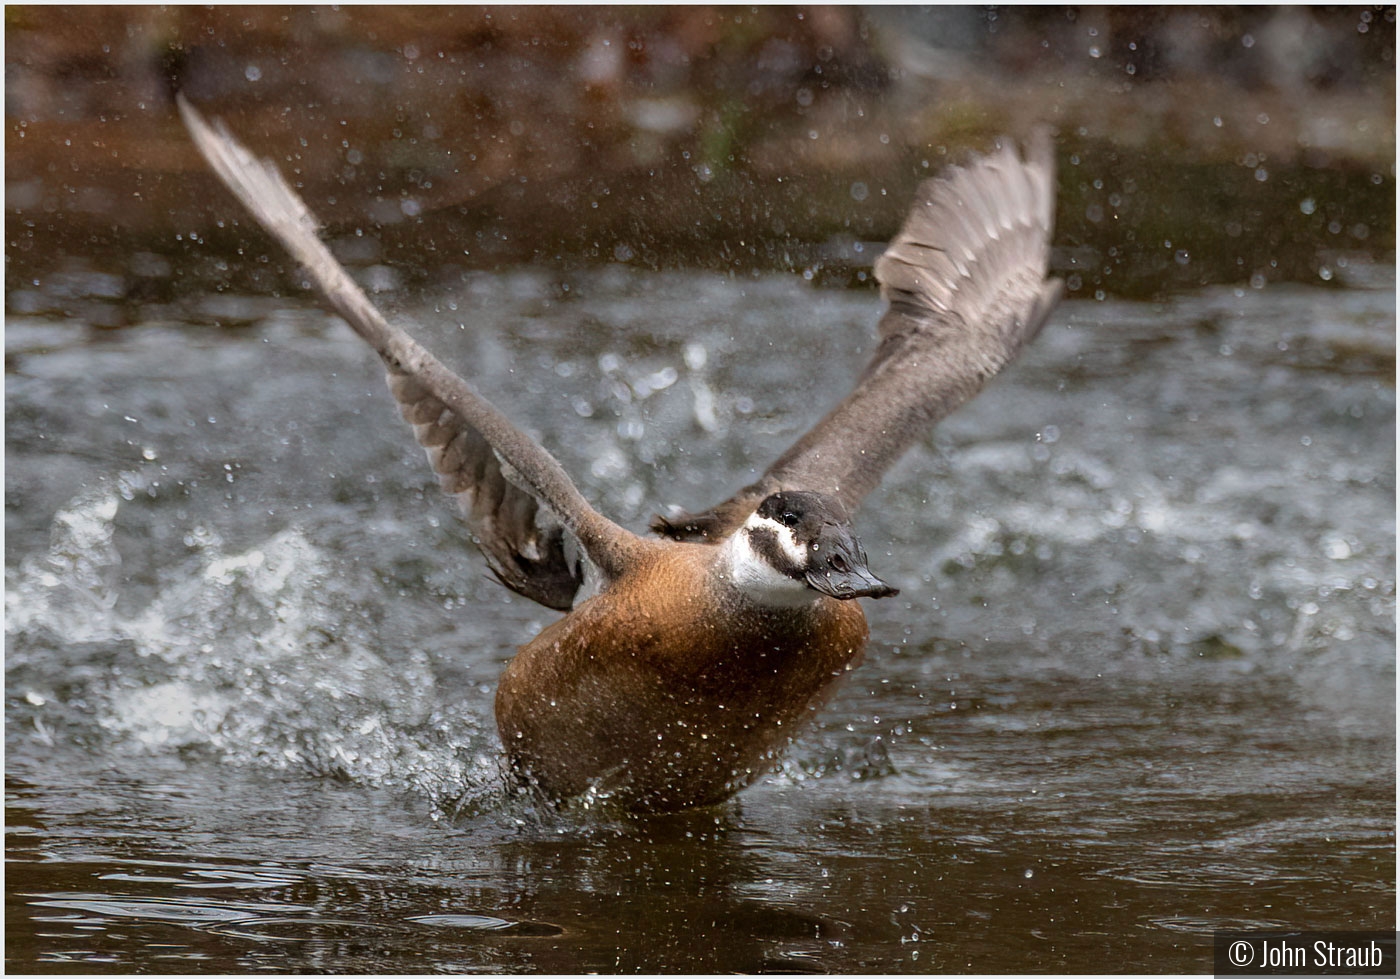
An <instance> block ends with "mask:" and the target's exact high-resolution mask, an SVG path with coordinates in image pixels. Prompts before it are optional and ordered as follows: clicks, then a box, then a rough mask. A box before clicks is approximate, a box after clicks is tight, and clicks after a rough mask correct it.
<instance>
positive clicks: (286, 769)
mask: <svg viewBox="0 0 1400 979" xmlns="http://www.w3.org/2000/svg"><path fill="white" fill-rule="evenodd" d="M1382 278H1383V279H1385V280H1386V281H1383V282H1382V283H1380V288H1378V289H1375V290H1368V289H1363V288H1357V289H1349V290H1341V289H1331V290H1322V289H1305V288H1297V287H1278V286H1270V287H1268V288H1267V289H1264V290H1251V289H1241V290H1234V289H1229V288H1225V289H1218V290H1212V291H1207V292H1203V293H1200V294H1196V295H1192V296H1187V297H1183V298H1181V299H1179V300H1177V301H1175V302H1171V303H1165V304H1158V305H1143V304H1129V303H1115V302H1104V303H1093V302H1074V303H1070V304H1067V305H1066V306H1064V307H1062V309H1061V310H1060V311H1059V312H1058V313H1057V315H1056V316H1055V318H1054V320H1053V321H1052V323H1051V324H1050V325H1049V326H1048V327H1047V328H1046V331H1045V333H1044V334H1043V335H1042V337H1041V338H1040V340H1039V341H1037V344H1036V345H1035V347H1034V349H1032V350H1031V351H1030V352H1029V354H1028V355H1027V356H1026V357H1025V358H1024V360H1023V361H1022V362H1020V363H1018V364H1017V365H1015V366H1014V367H1013V368H1012V369H1011V370H1009V371H1008V372H1007V374H1006V375H1005V376H1004V377H1002V378H999V379H998V380H997V381H996V382H995V383H994V384H993V385H992V386H991V387H990V388H989V390H988V391H987V392H985V393H984V394H983V395H982V396H981V397H980V398H979V399H978V400H977V401H976V402H974V404H972V405H971V406H969V407H968V408H967V409H965V410H964V411H962V412H961V413H959V414H958V415H957V416H955V417H954V418H953V419H950V420H949V421H948V422H947V423H945V424H944V425H943V426H942V427H941V428H940V429H939V430H938V431H937V432H936V433H934V434H932V435H931V436H930V437H929V439H928V440H927V441H926V443H925V445H924V446H923V447H922V448H919V449H916V450H915V451H914V452H913V453H911V455H910V457H909V458H908V459H906V460H905V461H904V462H903V463H902V464H901V465H900V466H899V467H897V469H896V470H895V471H894V472H892V473H891V475H890V477H889V478H888V479H887V480H886V482H885V485H884V487H883V488H882V489H881V490H880V491H879V492H878V493H877V494H875V496H874V497H872V499H871V501H870V503H869V505H868V507H867V509H866V510H864V511H863V512H862V513H861V515H860V517H859V520H858V529H859V530H860V532H861V534H862V537H863V539H864V541H865V544H866V547H867V550H868V551H869V553H870V554H871V559H872V568H873V569H874V570H875V571H876V573H877V574H879V575H881V576H882V577H884V578H886V579H887V580H890V581H891V582H893V583H895V584H898V585H899V586H901V587H902V588H903V593H902V594H901V596H900V597H899V598H898V599H896V600H894V601H886V602H880V603H872V604H870V605H869V607H868V610H867V611H868V613H869V616H870V619H871V629H872V636H871V646H870V650H869V655H868V659H867V663H866V665H865V666H863V667H862V668H861V669H860V670H859V671H858V672H857V673H855V674H854V676H853V677H852V680H851V682H850V683H849V684H848V685H847V687H846V688H845V689H844V691H843V693H842V694H841V695H840V696H839V698H838V699H837V700H836V702H835V703H834V704H832V705H831V707H830V708H829V709H828V710H827V711H826V712H825V713H824V714H823V715H822V716H821V718H820V721H819V723H818V724H817V725H816V726H815V727H814V729H812V730H810V731H809V732H807V733H806V734H805V735H804V736H803V737H802V738H801V739H800V741H799V742H798V743H797V744H796V745H795V746H794V747H793V749H792V750H791V751H790V752H789V753H788V755H787V757H786V759H785V761H784V762H783V764H782V766H781V768H780V769H779V770H778V771H777V772H775V773H774V774H773V775H771V776H770V777H768V778H766V779H764V780H762V781H761V782H760V783H759V784H757V785H755V786H754V787H753V788H751V789H750V790H748V791H746V792H745V793H743V794H742V795H741V796H740V797H739V798H738V799H737V800H736V801H734V802H732V803H730V804H727V805H725V806H722V807H719V808H717V809H713V810H707V811H703V812H698V813H691V814H686V815H680V816H673V817H667V818H656V819H643V820H628V819H619V818H617V817H615V816H611V815H608V814H606V813H598V812H587V811H584V812H575V813H570V814H564V815H560V814H553V813H549V812H541V811H539V810H537V809H535V808H533V807H531V805H529V804H528V803H527V802H525V801H522V800H519V799H515V798H512V797H510V796H509V794H508V793H507V792H506V790H505V788H504V785H503V782H502V780H501V778H500V774H499V770H498V763H497V760H496V746H495V734H494V729H493V723H492V720H491V713H490V712H491V695H492V691H493V689H494V682H495V678H496V676H497V675H498V673H499V671H500V669H501V666H502V664H503V663H504V662H505V661H506V660H507V659H508V658H509V656H510V655H511V652H512V650H513V649H514V647H515V646H516V645H517V644H519V643H520V642H521V641H522V640H523V639H524V638H526V637H528V636H529V635H531V634H533V633H534V632H535V631H537V630H538V629H539V628H541V627H542V626H543V625H544V624H545V623H547V622H548V621H549V620H550V619H551V618H552V615H553V613H548V612H546V611H545V610H543V609H540V608H538V607H535V606H532V605H530V604H529V603H527V602H524V601H523V600H519V599H514V598H512V596H510V595H509V594H508V593H507V592H505V590H504V589H502V588H500V587H499V586H497V585H495V584H493V583H492V582H490V581H489V580H488V579H487V576H486V574H485V570H484V566H483V564H482V563H481V561H480V559H479V558H478V557H477V556H476V555H475V554H474V553H473V552H472V550H471V548H470V546H469V545H468V544H467V543H466V539H465V534H464V532H463V531H462V529H461V528H460V526H459V525H458V524H457V523H456V521H455V518H454V517H453V515H452V513H451V512H450V508H449V507H448V505H447V504H446V502H445V501H443V500H441V499H440V498H439V497H438V495H437V492H436V489H435V486H434V483H433V481H432V479H431V478H430V476H429V474H428V473H427V471H426V466H425V465H424V464H423V461H422V458H421V454H420V453H419V451H418V450H417V449H416V447H415V446H414V445H413V444H412V441H411V438H410V437H409V435H408V432H407V430H406V427H405V426H403V425H402V423H400V422H399V421H398V420H397V418H396V417H395V414H394V412H393V410H392V408H391V406H390V404H389V401H388V397H387V394H386V392H385V390H384V387H383V383H382V380H381V377H380V374H379V371H378V370H377V369H376V368H375V366H374V364H373V363H372V362H371V358H370V356H369V355H368V353H367V352H366V351H365V350H363V349H362V348H361V346H360V344H359V341H358V340H356V339H355V338H353V337H352V336H351V335H350V334H349V331H348V330H346V329H344V328H343V327H342V326H339V325H336V324H333V323H331V322H329V321H328V320H327V319H326V317H324V316H323V315H322V314H320V313H318V312H315V311H314V310H312V309H310V308H309V307H307V306H305V305H303V304H299V303H290V304H284V303H275V302H272V301H268V300H263V299H247V298H239V297H229V296H218V297H211V298H210V299H208V300H206V301H202V302H193V303H189V304H185V305H181V306H170V307H146V309H145V310H144V312H143V314H142V317H141V319H142V320H143V321H144V322H143V323H142V325H140V326H139V327H135V328H130V329H124V330H119V331H96V330H91V329H89V328H87V327H85V326H84V325H83V324H82V323H80V322H75V321H72V320H68V321H59V320H49V319H43V318H26V317H19V316H13V315H12V316H11V318H10V319H9V321H8V323H7V330H6V351H7V375H6V424H7V445H6V463H7V465H6V531H7V547H6V640H7V641H6V654H7V713H6V744H7V748H8V755H7V772H6V774H7V784H8V795H7V826H8V829H9V834H10V836H9V859H10V863H9V865H8V873H7V886H6V895H7V906H6V926H7V934H6V954H7V964H8V967H9V969H10V970H11V971H45V970H49V971H109V972H114V971H122V972H125V971H138V970H139V971H164V972H226V971H253V970H263V971H277V972H294V971H314V970H334V971H382V972H400V971H407V972H417V971H448V972H456V971H463V972H465V971H500V972H531V971H544V972H556V971H564V972H569V971H579V970H603V971H631V970H644V971H685V972H690V971H698V972H706V971H765V970H767V971H874V972H880V971H890V972H926V971H977V972H982V971H987V972H995V971H1023V970H1046V971H1091V972H1104V971H1116V970H1129V971H1149V972H1154V971H1165V972H1182V971H1186V972H1190V971H1207V970H1208V969H1209V968H1210V966H1209V963H1210V958H1209V954H1210V933H1211V931H1212V929H1215V928H1220V927H1231V928H1249V927H1266V926H1277V925H1287V926H1298V927H1302V926H1306V927H1311V928H1341V927H1349V928H1378V929H1391V928H1393V927H1394V922H1395V886H1394V885H1395V816H1396V814H1395V788H1396V786H1395V741H1394V737H1395V657H1394V641H1395V640H1394V635H1395V618H1394V615H1395V581H1394V567H1395V527H1394V512H1395V511H1394V496H1395V481H1394V472H1395V456H1394V446H1395V426H1394V418H1395V404H1394V316H1395V306H1394V291H1393V280H1391V279H1390V278H1389V277H1388V276H1384V275H1383V276H1382ZM396 297H397V294H395V293H392V292H390V293H388V294H386V295H385V297H383V298H386V299H387V300H388V301H389V302H390V303H391V304H392V303H393V301H394V300H395V298H396ZM397 298H398V301H399V307H400V309H399V311H400V313H401V315H402V316H403V317H404V318H405V319H406V320H408V321H409V322H411V323H413V324H415V326H414V329H415V331H416V332H418V333H419V335H420V336H422V337H423V338H424V339H425V340H427V341H428V342H429V344H430V346H432V347H433V348H434V349H436V350H438V351H439V352H440V353H441V354H442V355H443V356H444V359H446V360H447V361H448V362H449V363H452V364H454V365H457V366H458V367H460V368H461V369H462V370H463V371H464V373H466V374H467V375H468V376H470V377H472V378H474V379H475V380H476V381H477V382H478V383H479V386H480V387H481V388H482V389H483V390H484V391H485V392H486V393H487V394H488V396H490V397H492V398H493V399H494V400H496V402H497V403H498V404H499V405H501V406H502V407H504V408H505V409H506V410H507V411H508V412H509V413H510V414H511V415H512V416H513V417H514V418H516V419H517V420H519V421H521V422H522V423H523V424H524V425H525V426H526V427H527V428H529V429H530V430H532V431H533V432H535V433H536V434H538V435H539V437H540V438H541V439H542V440H543V441H544V443H545V444H546V445H547V446H548V447H549V448H550V449H551V450H553V451H555V452H556V453H557V454H558V455H559V456H560V457H561V459H562V460H563V462H564V463H565V465H566V467H567V468H568V469H569V470H570V472H572V473H573V474H574V475H575V477H576V479H577V480H578V481H579V483H580V484H581V486H582V488H583V490H584V492H585V493H586V494H587V495H588V496H589V497H590V498H591V499H593V500H594V501H595V502H596V503H598V504H599V505H600V507H601V508H602V509H604V510H605V511H606V512H609V513H611V514H613V515H615V516H617V517H619V518H621V519H623V521H624V522H626V523H628V524H629V525H631V526H634V527H639V526H641V525H642V523H643V521H644V520H645V517H646V516H647V514H648V513H650V512H651V511H652V510H653V509H654V508H655V507H657V506H659V505H664V504H667V503H677V504H680V505H683V506H687V507H696V506H702V505H705V504H708V503H712V502H714V501H715V500H716V499H719V498H721V497H722V496H723V495H725V494H727V493H728V492H730V491H732V489H734V488H735V487H736V486H738V485H740V484H741V483H743V482H745V481H747V480H748V479H749V478H751V477H752V475H753V474H754V473H755V472H756V471H758V470H761V469H762V468H763V467H764V466H766V465H767V463H768V462H769V461H770V460H771V459H772V458H773V457H774V456H775V455H776V453H777V452H778V451H779V450H781V448H783V447H784V446H786V444H787V443H788V442H790V441H791V440H792V439H793V438H794V437H795V436H796V435H797V434H799V433H800V432H801V431H802V430H803V429H804V428H805V426H806V425H807V424H809V423H810V422H811V421H812V420H813V419H814V418H815V417H816V416H817V415H819V414H820V413H821V412H822V411H823V410H824V408H825V407H826V406H827V405H828V404H829V403H830V402H831V401H832V400H834V398H835V397H837V396H839V394H840V393H841V392H842V391H843V390H844V389H845V386H846V385H847V384H848V383H849V382H850V379H851V378H852V377H853V375H854V374H855V372H856V371H857V370H858V368H859V366H860V364H861V362H862V359H863V357H864V354H865V352H866V351H867V350H868V348H869V332H870V329H871V326H872V324H873V322H874V319H875V317H876V316H877V315H878V301H877V299H876V297H875V295H874V294H873V293H872V292H868V291H841V290H834V289H818V288H813V287H812V286H810V285H808V284H806V283H804V282H803V281H802V280H801V279H800V278H799V277H796V276H772V277H762V278H753V279H744V278H740V279H733V278H726V277H723V276H713V275H687V274H680V273H668V274H646V273H632V272H626V271H620V270H619V271H609V270H603V271H592V272H586V273H580V274H576V275H569V276H567V277H559V276H554V275H551V274H549V273H543V272H535V271H519V272H514V273H507V274H501V275H495V276H487V275H476V276H471V277H468V278H466V279H451V280H444V281H441V282H439V283H438V284H437V285H436V286H434V288H433V290H432V293H431V298H430V299H428V300H415V299H413V298H405V297H397ZM12 308H13V304H12ZM216 322H219V323H223V324H225V325H223V326H216V325H214V324H215V323H216ZM234 323H238V324H244V325H240V326H234V325H228V324H234Z"/></svg>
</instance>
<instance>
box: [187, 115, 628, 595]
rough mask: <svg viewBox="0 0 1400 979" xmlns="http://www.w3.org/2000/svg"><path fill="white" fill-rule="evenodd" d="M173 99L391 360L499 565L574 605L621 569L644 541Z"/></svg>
mask: <svg viewBox="0 0 1400 979" xmlns="http://www.w3.org/2000/svg"><path fill="white" fill-rule="evenodd" d="M176 101H177V103H178V105H179V109H180V115H181V117H182V118H183V119H184V122H185V126H186V128H187V129H188V130H189V132H190V135H191V137H192V138H193V140H194V142H195V145H196V146H197V147H198V148H199V150H200V152H201V153H202V154H203V155H204V158H205V159H206V160H207V161H208V162H209V165H210V166H211V167H212V168H213V170H214V172H215V173H216V174H217V175H218V176H219V178H220V179H221V180H222V181H223V182H224V184H225V185H227V186H228V188H229V189H230V190H231V191H233V193H234V195H235V196H236V197H238V199H239V200H240V201H242V202H243V204H244V205H245V206H246V207H247V208H248V209H249V211H251V212H252V214H253V216H254V217H255V218H257V220H258V223H259V224H261V225H262V226H263V228H264V229H266V230H267V232H268V233H269V234H271V235H272V236H273V237H274V238H276V239H277V240H278V241H279V242H281V244H282V245H283V246H284V247H285V248H286V249H287V250H288V251H289V252H290V253H291V254H292V256H293V257H294V258H295V259H296V260H297V261H298V262H300V263H301V264H302V266H303V267H304V268H305V269H306V271H307V273H308V274H309V275H310V277H311V279H312V281H313V282H314V283H315V284H316V287H317V288H318V289H319V290H320V292H321V295H322V296H323V297H324V298H325V300H326V302H327V304H328V305H329V306H330V307H331V309H333V310H334V311H335V312H337V313H338V314H340V316H341V317H342V318H344V320H345V321H346V322H347V323H348V324H349V325H350V327H351V328H352V329H353V330H354V331H355V332H356V333H358V334H359V335H360V336H361V337H362V338H363V339H364V340H365V341H366V342H367V343H369V345H370V346H371V347H373V348H374V350H375V352H376V353H378V354H379V356H380V358H381V359H382V360H383V361H384V365H385V367H386V369H387V371H388V382H389V390H390V392H391V393H392V394H393V396H394V399H395V400H396V401H397V402H398V403H399V408H400V412H401V414H402V415H403V417H404V419H405V420H406V421H408V422H409V424H411V425H412V426H413V431H414V436H415V437H416V438H417V439H418V442H419V444H420V445H422V446H423V448H424V449H425V450H426V452H427V454H428V459H429V461H430V462H431V463H432V466H433V469H434V471H435V472H436V473H437V474H438V479H439V482H440V483H441V485H442V488H443V490H444V491H446V492H447V493H449V494H450V495H452V496H454V497H456V499H457V501H458V504H459V506H460V508H461V511H462V514H463V516H464V518H465V519H466V522H467V525H468V527H469V528H470V529H471V532H472V535H473V537H474V538H475V539H476V541H477V544H478V545H479V546H480V548H481V550H482V553H483V554H484V555H485V557H486V561H487V563H488V565H489V566H490V567H491V570H492V571H493V572H494V573H495V574H496V576H497V577H498V578H499V579H500V580H501V581H502V582H503V583H504V584H505V585H506V586H507V587H509V588H511V589H513V590H515V591H517V592H519V593H520V594H522V595H525V596H526V597H528V598H531V599H534V600H535V601H537V602H540V603H541V604H543V605H546V606H549V607H550V608H557V609H567V608H570V607H571V606H572V605H573V602H574V599H575V597H576V595H577V594H578V593H579V591H580V588H581V587H583V585H584V577H585V575H586V574H588V575H592V574H598V575H601V576H602V578H603V579H604V580H606V579H610V578H612V577H615V576H616V575H617V574H618V573H620V571H621V570H622V568H623V566H624V564H625V563H626V561H627V558H628V555H629V554H630V552H631V550H632V549H633V548H635V547H637V546H640V544H641V542H640V540H639V539H638V538H637V537H636V536H635V535H633V534H632V533H630V532H629V531H627V530H625V529H623V528H622V527H619V526H618V525H617V524H615V523H613V522H612V521H610V520H608V519H607V518H606V517H604V516H602V515H601V514H599V513H598V512H597V511H596V510H594V509H593V507H591V506H590V505H589V504H588V502H587V501H586V500H585V499H584V498H583V496H582V494H580V493H579V491H578V489H577V488H576V487H575V486H574V484H573V482H572V481H571V480H570V479H569V477H568V474H567V473H565V472H564V470H563V468H562V467H561V466H560V465H559V463H558V462H557V461H556V460H555V459H554V457H553V456H551V455H550V454H549V453H548V452H546V451H545V450H544V448H543V447H541V446H540V445H539V444H538V443H536V442H535V441H534V440H533V439H531V438H530V437H529V436H528V435H526V434H525V433H524V432H522V431H521V430H520V429H518V428H516V427H515V426H514V425H513V424H511V422H510V420H509V419H507V418H506V417H505V416H504V415H502V414H501V413H500V412H499V411H497V410H496V408H495V407H494V406H492V405H491V404H490V402H488V401H487V400H486V399H485V398H483V397H481V396H480V395H479V394H477V393H476V391H475V390H473V389H472V387H471V385H469V384H468V383H467V382H466V381H464V380H462V379H461V378H460V377H458V376H457V375H456V374H454V373H453V372H452V371H450V370H448V368H447V367H445V366H444V365H443V364H442V363H441V362H440V361H438V359H437V358H436V357H434V356H433V355H432V354H431V353H429V352H428V351H427V350H425V349H424V348H423V347H422V346H420V345H419V344H418V343H417V341H415V340H414V339H413V338H412V337H410V336H409V335H408V334H407V333H405V332H404V331H403V330H402V329H400V328H398V327H397V326H394V325H393V324H391V323H389V322H388V321H387V320H385V319H384V317H383V316H382V315H381V314H380V312H379V311H378V310H377V309H376V308H375V307H374V306H373V304H371V303H370V301H369V299H368V298H367V297H366V296H365V294H364V292H363V291H362V290H361V289H360V287H359V286H358V285H356V284H355V282H354V280H353V279H351V278H350V276H349V274H348V273H346V271H345V269H344V268H342V267H341V265H340V263H338V262H337V261H336V260H335V258H334V257H333V256H332V255H331V253H330V251H329V250H328V249H327V248H326V246H325V244H324V243H323V242H322V241H321V239H320V238H319V237H318V230H319V228H318V225H317V222H316V219H315V218H314V217H313V216H312V214H311V212H310V210H309V209H308V208H307V206H306V204H305V203H304V202H303V201H302V200H301V198H300V197H299V196H298V195H297V193H296V192H295V191H294V190H293V189H292V188H291V186H290V185H288V184H287V182H286V181H285V180H284V179H283V178H282V175H281V173H280V172H278V170H277V167H276V166H274V165H273V164H272V163H271V162H269V161H265V160H259V159H258V158H257V157H255V156H253V154H252V153H250V152H249V151H248V150H247V149H245V148H244V147H243V146H242V145H240V144H239V143H238V141H237V140H236V139H234V138H233V136H232V135H231V134H230V133H229V132H228V130H227V129H226V128H225V127H224V126H223V124H222V123H218V122H215V124H214V125H212V126H211V125H210V124H209V123H207V122H205V120H204V119H203V117H202V116H200V114H199V113H198V112H196V111H195V110H194V108H193V107H192V106H191V105H190V104H189V103H188V102H187V101H186V100H185V98H184V97H183V96H177V97H176ZM569 538H572V540H570V539H569ZM575 544H576V545H577V546H574V545H575ZM571 552H572V555H573V556H572V558H571V557H570V554H571ZM599 583H600V582H589V585H590V587H591V586H592V585H594V584H599Z"/></svg>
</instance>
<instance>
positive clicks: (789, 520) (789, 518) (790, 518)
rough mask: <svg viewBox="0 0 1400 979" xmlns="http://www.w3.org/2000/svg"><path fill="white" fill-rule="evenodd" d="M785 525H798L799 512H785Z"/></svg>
mask: <svg viewBox="0 0 1400 979" xmlns="http://www.w3.org/2000/svg"><path fill="white" fill-rule="evenodd" d="M783 526H784V527H796V526H797V514H795V513H784V514H783Z"/></svg>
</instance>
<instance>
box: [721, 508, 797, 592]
mask: <svg viewBox="0 0 1400 979" xmlns="http://www.w3.org/2000/svg"><path fill="white" fill-rule="evenodd" d="M751 519H752V518H751ZM764 523H765V525H767V524H771V523H772V521H764ZM775 526H777V525H775ZM782 529H783V530H787V528H786V527H784V528H782ZM788 539H789V540H790V539H791V535H790V534H789V535H788ZM778 540H779V541H782V540H784V538H783V537H781V536H780V537H779V538H778ZM725 547H726V549H727V552H728V553H727V555H726V562H725V563H726V565H727V568H726V571H727V574H728V577H729V580H730V581H731V582H732V583H733V584H734V586H735V587H737V588H738V589H739V590H740V591H742V592H744V593H745V594H747V595H748V596H749V597H750V598H751V599H753V600H754V601H756V602H758V603H759V604H761V605H771V606H783V607H789V606H796V605H805V604H808V603H810V602H812V601H814V600H815V599H816V598H817V593H816V592H814V591H812V590H811V589H810V588H808V587H807V583H806V582H805V581H803V580H801V579H800V578H792V577H789V576H788V575H785V574H783V573H782V572H781V571H779V570H778V569H777V568H775V567H773V565H771V564H769V563H768V561H767V560H765V559H764V558H763V556H762V555H761V554H759V553H758V552H756V551H755V550H754V549H753V545H752V544H750V543H749V535H748V533H747V532H746V530H741V531H740V532H739V533H737V534H735V535H734V536H733V537H731V538H729V540H728V542H726V544H725ZM784 549H785V550H786V547H785V548H784Z"/></svg>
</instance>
